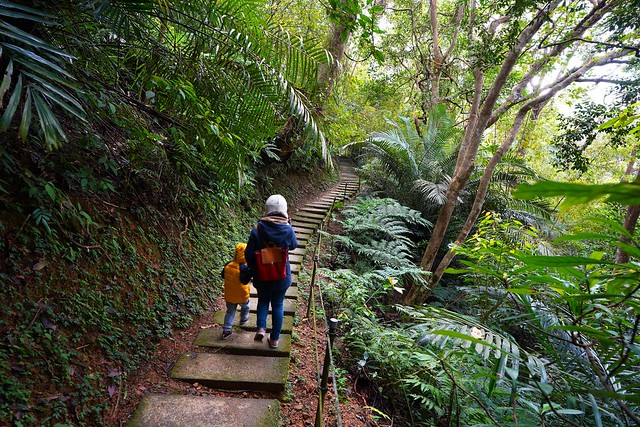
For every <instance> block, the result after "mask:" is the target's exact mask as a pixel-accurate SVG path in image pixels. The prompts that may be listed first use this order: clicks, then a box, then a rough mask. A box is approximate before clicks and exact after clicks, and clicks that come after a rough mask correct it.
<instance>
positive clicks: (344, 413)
mask: <svg viewBox="0 0 640 427" xmlns="http://www.w3.org/2000/svg"><path fill="white" fill-rule="evenodd" d="M299 196H300V197H299V198H298V199H297V200H295V202H293V201H292V202H290V206H289V212H290V213H293V212H295V210H296V208H297V207H302V206H304V205H305V204H307V203H308V202H310V201H312V200H314V199H316V198H317V197H318V196H319V194H318V193H317V192H312V191H309V190H307V191H306V192H303V193H300V194H299ZM334 226H335V225H332V224H331V223H329V225H328V229H327V231H329V232H331V231H332V227H334ZM325 249H326V248H325ZM321 250H322V248H321ZM304 263H305V265H304V270H306V271H307V272H309V275H310V272H311V271H312V267H313V246H311V245H310V246H309V247H308V250H307V254H306V256H305V260H304ZM298 283H299V286H300V287H301V288H300V291H301V297H300V298H299V300H298V303H299V306H298V310H297V316H296V318H297V319H298V321H297V323H296V325H295V326H294V332H293V335H294V339H293V340H292V346H291V364H290V368H289V380H288V384H287V388H286V389H285V392H284V393H282V394H272V395H269V394H267V393H259V392H253V391H236V392H233V391H226V390H217V389H212V388H208V387H204V386H202V385H200V384H198V383H187V382H182V381H176V380H173V379H171V378H170V377H169V371H170V370H171V368H172V366H173V364H174V363H175V361H176V360H178V358H179V357H180V356H181V355H182V354H183V353H185V352H187V351H196V350H197V351H202V349H201V348H197V347H196V346H194V344H193V343H194V340H195V338H196V336H197V334H198V333H199V332H200V330H201V329H204V328H216V329H218V330H220V332H222V329H221V327H220V325H218V324H215V323H213V322H212V318H213V314H214V313H215V312H216V311H219V310H223V309H224V307H225V304H224V299H223V298H222V297H219V298H218V299H217V300H216V301H215V302H214V305H213V306H212V307H210V310H208V311H207V312H205V313H204V314H203V315H202V316H200V317H199V318H197V319H194V321H193V322H192V324H191V325H190V326H189V327H188V328H187V329H184V330H178V331H175V333H174V335H173V336H172V337H170V338H166V339H164V340H162V341H160V342H159V344H158V345H157V348H156V352H155V354H154V356H153V357H152V358H151V359H150V360H149V362H148V363H147V364H146V365H144V366H141V367H140V369H138V370H136V371H135V372H134V373H133V374H130V375H129V377H128V378H127V381H126V385H125V387H126V390H119V392H120V393H119V395H120V396H124V397H123V398H121V399H120V400H119V401H118V403H117V404H116V406H115V408H114V409H113V410H112V412H111V416H110V417H109V419H108V420H107V426H110V427H115V426H124V425H125V424H126V422H127V421H128V419H129V417H130V416H131V415H132V414H133V411H135V409H136V407H137V405H138V403H139V402H140V400H141V399H142V397H143V396H144V395H145V394H148V393H172V394H192V395H199V396H205V395H216V396H235V397H243V398H252V397H256V398H275V399H279V400H280V402H281V416H282V420H283V425H289V426H296V427H298V426H301V427H307V426H313V425H314V421H315V417H316V410H317V407H318V395H319V382H318V378H319V375H320V372H321V370H322V363H323V357H324V352H325V343H326V334H325V327H324V321H323V319H322V317H318V318H316V320H315V322H314V319H313V316H312V317H311V318H310V319H307V318H305V317H306V302H307V298H306V295H307V294H308V284H305V283H301V281H300V280H299V282H298ZM314 323H315V325H314ZM341 348H342V344H341V341H340V338H339V337H338V338H336V340H335V343H334V352H335V353H337V352H340V351H342V349H341ZM335 353H334V354H335ZM340 372H342V373H344V374H343V376H344V375H347V374H346V372H347V367H341V369H340ZM339 383H340V384H341V385H342V386H341V388H340V391H339V393H340V397H339V402H340V403H339V408H338V407H337V405H336V399H335V395H334V393H333V387H332V384H331V383H330V384H329V390H328V392H327V395H326V398H325V404H324V416H323V422H324V425H326V426H338V425H342V426H344V427H360V426H373V425H377V424H376V423H375V421H373V420H372V419H371V417H370V411H369V409H368V407H367V404H366V399H365V398H364V397H362V396H361V395H360V394H359V393H358V392H357V391H355V390H354V389H353V387H351V385H352V384H354V381H353V379H351V378H344V377H342V378H340V380H339ZM338 418H339V419H340V422H339V421H338Z"/></svg>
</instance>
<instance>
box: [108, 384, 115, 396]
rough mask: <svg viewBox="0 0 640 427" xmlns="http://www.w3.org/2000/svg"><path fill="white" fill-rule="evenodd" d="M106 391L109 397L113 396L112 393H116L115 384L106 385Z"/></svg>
mask: <svg viewBox="0 0 640 427" xmlns="http://www.w3.org/2000/svg"><path fill="white" fill-rule="evenodd" d="M107 391H108V392H109V397H113V395H114V394H116V385H115V384H111V385H110V386H109V387H107Z"/></svg>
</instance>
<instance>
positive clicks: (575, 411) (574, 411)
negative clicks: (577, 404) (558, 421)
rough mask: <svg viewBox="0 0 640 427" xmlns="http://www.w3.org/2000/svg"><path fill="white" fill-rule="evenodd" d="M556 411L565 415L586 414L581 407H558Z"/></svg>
mask: <svg viewBox="0 0 640 427" xmlns="http://www.w3.org/2000/svg"><path fill="white" fill-rule="evenodd" d="M555 412H556V413H558V414H563V415H580V414H584V411H581V410H579V409H556V410H555Z"/></svg>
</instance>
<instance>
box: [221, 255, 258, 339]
mask: <svg viewBox="0 0 640 427" xmlns="http://www.w3.org/2000/svg"><path fill="white" fill-rule="evenodd" d="M246 247H247V245H246V244H245V243H237V244H236V251H235V254H234V256H233V261H229V262H228V263H227V264H225V266H224V268H223V269H222V278H223V279H224V300H225V302H226V303H227V313H226V314H225V315H224V325H223V326H222V339H223V340H226V339H227V338H229V337H230V336H231V334H232V332H231V327H232V325H233V320H234V318H235V315H236V309H237V307H238V304H240V326H242V325H246V324H247V322H248V321H249V285H248V284H247V283H249V281H250V280H251V270H250V269H249V267H247V261H246V260H245V258H244V250H245V248H246Z"/></svg>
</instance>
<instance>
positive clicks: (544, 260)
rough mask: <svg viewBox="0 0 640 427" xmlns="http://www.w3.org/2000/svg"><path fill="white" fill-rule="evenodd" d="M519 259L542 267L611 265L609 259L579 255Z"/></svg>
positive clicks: (523, 257) (524, 257)
mask: <svg viewBox="0 0 640 427" xmlns="http://www.w3.org/2000/svg"><path fill="white" fill-rule="evenodd" d="M519 259H520V261H522V262H524V263H526V264H529V265H539V266H544V267H576V266H580V265H592V264H601V265H611V264H614V263H612V262H609V261H602V260H598V259H594V258H586V257H579V256H543V255H539V256H522V257H519Z"/></svg>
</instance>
